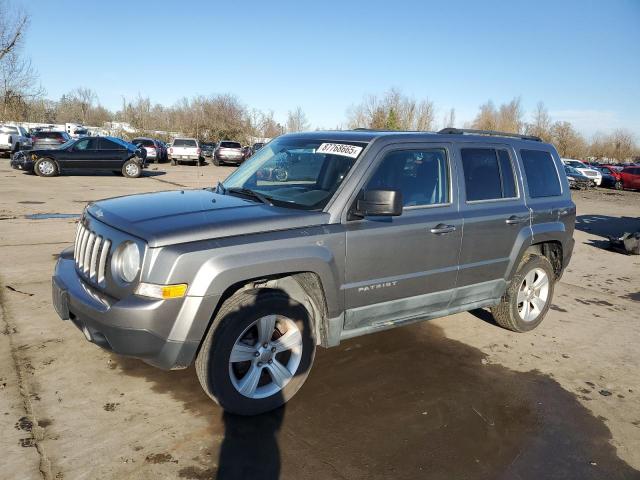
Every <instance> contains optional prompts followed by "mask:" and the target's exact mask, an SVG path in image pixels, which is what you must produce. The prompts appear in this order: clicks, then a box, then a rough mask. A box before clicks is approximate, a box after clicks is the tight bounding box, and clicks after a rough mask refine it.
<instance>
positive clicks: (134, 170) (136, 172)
mask: <svg viewBox="0 0 640 480" xmlns="http://www.w3.org/2000/svg"><path fill="white" fill-rule="evenodd" d="M122 175H124V176H125V177H127V178H138V177H139V176H140V175H142V166H141V165H140V163H139V162H138V161H137V160H134V159H133V158H132V159H130V160H127V161H126V162H124V164H123V165H122Z"/></svg>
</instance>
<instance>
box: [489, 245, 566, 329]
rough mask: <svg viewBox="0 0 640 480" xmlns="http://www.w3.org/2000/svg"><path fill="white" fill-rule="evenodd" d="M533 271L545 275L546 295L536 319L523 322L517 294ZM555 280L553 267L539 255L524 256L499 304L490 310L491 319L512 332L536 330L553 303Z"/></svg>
mask: <svg viewBox="0 0 640 480" xmlns="http://www.w3.org/2000/svg"><path fill="white" fill-rule="evenodd" d="M535 269H542V270H543V271H544V272H545V273H546V275H547V278H548V280H549V282H548V294H547V297H546V302H545V304H544V307H543V308H542V309H540V313H539V314H538V315H537V317H536V318H535V319H534V320H530V321H525V320H523V318H522V317H521V316H520V313H519V312H518V305H519V302H518V292H519V291H520V287H521V286H522V285H523V281H524V279H525V276H526V275H527V274H528V273H530V272H532V271H533V270H535ZM555 279H556V277H555V273H554V271H553V267H552V266H551V263H550V262H549V260H548V259H547V258H546V257H544V256H541V255H527V256H525V257H524V258H523V259H522V261H521V262H520V265H519V266H518V270H517V271H516V274H515V275H514V276H513V278H512V279H511V282H509V286H508V287H507V291H506V292H505V294H504V295H503V297H502V299H501V301H500V303H499V304H498V305H496V306H495V307H492V308H491V313H492V314H493V318H494V319H495V321H496V323H497V324H498V325H500V326H501V327H503V328H506V329H508V330H511V331H513V332H528V331H530V330H533V329H534V328H536V327H537V326H538V325H540V323H541V322H542V320H544V317H545V315H546V314H547V312H548V311H549V307H550V306H551V302H552V301H553V288H554V284H555Z"/></svg>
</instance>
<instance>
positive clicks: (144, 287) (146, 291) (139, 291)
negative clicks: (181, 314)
mask: <svg viewBox="0 0 640 480" xmlns="http://www.w3.org/2000/svg"><path fill="white" fill-rule="evenodd" d="M187 288H188V285H187V284H186V283H178V284H176V285H155V284H153V283H141V284H140V285H138V288H136V295H141V296H143V297H150V298H160V299H162V300H168V299H171V298H182V297H184V296H185V294H186V293H187Z"/></svg>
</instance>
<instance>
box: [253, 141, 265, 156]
mask: <svg viewBox="0 0 640 480" xmlns="http://www.w3.org/2000/svg"><path fill="white" fill-rule="evenodd" d="M264 145H265V144H264V142H256V143H254V144H253V145H252V146H251V155H253V154H254V153H256V152H257V151H258V150H260V149H261V148H262V147H264Z"/></svg>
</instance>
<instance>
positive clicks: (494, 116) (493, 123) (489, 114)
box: [472, 100, 498, 130]
mask: <svg viewBox="0 0 640 480" xmlns="http://www.w3.org/2000/svg"><path fill="white" fill-rule="evenodd" d="M472 127H473V128H477V129H479V130H497V129H498V112H497V111H496V107H495V105H494V104H493V102H492V101H491V100H489V101H488V102H487V103H484V104H482V105H480V111H479V112H478V114H477V115H476V118H475V119H474V120H473V123H472Z"/></svg>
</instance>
